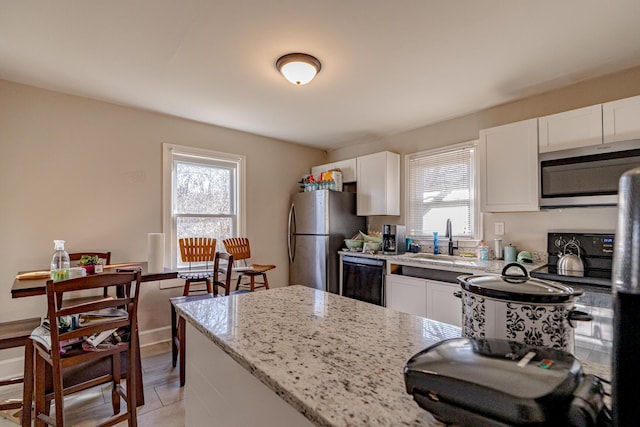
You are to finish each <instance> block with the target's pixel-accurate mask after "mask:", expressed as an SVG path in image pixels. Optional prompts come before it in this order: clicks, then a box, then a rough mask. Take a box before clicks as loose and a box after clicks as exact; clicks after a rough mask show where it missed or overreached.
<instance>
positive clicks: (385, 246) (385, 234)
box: [382, 224, 407, 255]
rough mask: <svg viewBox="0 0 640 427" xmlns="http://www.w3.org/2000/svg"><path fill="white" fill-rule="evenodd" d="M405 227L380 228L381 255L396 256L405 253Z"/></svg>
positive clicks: (389, 226) (393, 225) (384, 226)
mask: <svg viewBox="0 0 640 427" xmlns="http://www.w3.org/2000/svg"><path fill="white" fill-rule="evenodd" d="M405 236H406V227H405V226H404V225H396V224H384V225H383V226H382V253H383V254H385V255H398V254H403V253H405V252H406V246H407V245H406V238H405Z"/></svg>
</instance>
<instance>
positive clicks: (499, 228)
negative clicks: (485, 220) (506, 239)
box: [495, 222, 504, 236]
mask: <svg viewBox="0 0 640 427" xmlns="http://www.w3.org/2000/svg"><path fill="white" fill-rule="evenodd" d="M495 235H496V236H504V222H496V223H495Z"/></svg>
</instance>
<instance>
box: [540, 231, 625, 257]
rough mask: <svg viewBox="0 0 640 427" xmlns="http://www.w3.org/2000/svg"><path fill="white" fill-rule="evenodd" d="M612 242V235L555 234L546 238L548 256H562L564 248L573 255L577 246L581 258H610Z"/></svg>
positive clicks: (613, 238) (611, 255) (550, 234)
mask: <svg viewBox="0 0 640 427" xmlns="http://www.w3.org/2000/svg"><path fill="white" fill-rule="evenodd" d="M614 240H615V237H614V234H613V233H610V234H609V233H572V232H555V233H549V234H548V236H547V251H548V252H549V255H562V254H563V253H564V250H565V246H566V247H567V249H568V250H569V251H571V252H572V253H575V248H576V246H577V247H578V248H580V255H581V256H583V257H603V258H612V257H613V247H614ZM567 245H569V246H567Z"/></svg>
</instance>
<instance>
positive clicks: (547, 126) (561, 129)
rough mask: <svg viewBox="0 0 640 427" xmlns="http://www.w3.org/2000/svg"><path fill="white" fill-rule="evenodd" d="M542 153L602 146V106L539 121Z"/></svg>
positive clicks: (547, 117) (560, 114)
mask: <svg viewBox="0 0 640 427" xmlns="http://www.w3.org/2000/svg"><path fill="white" fill-rule="evenodd" d="M538 129H539V145H540V152H541V153H547V152H550V151H559V150H566V149H568V148H578V147H586V146H589V145H598V144H602V105H600V104H598V105H594V106H591V107H585V108H579V109H577V110H571V111H565V112H562V113H558V114H551V115H549V116H544V117H540V118H539V119H538Z"/></svg>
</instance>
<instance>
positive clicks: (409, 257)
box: [338, 250, 546, 274]
mask: <svg viewBox="0 0 640 427" xmlns="http://www.w3.org/2000/svg"><path fill="white" fill-rule="evenodd" d="M338 253H339V254H340V255H347V256H357V257H363V258H373V259H381V260H385V261H387V262H392V263H395V264H407V265H414V266H422V267H428V268H439V269H443V270H446V269H455V270H460V269H462V270H468V271H470V272H471V271H477V272H484V273H490V274H500V273H501V272H502V269H503V268H504V267H505V266H506V265H507V264H510V262H507V261H504V260H498V259H494V260H490V261H481V260H479V259H477V258H469V257H463V256H456V255H454V256H451V255H443V254H440V255H432V254H429V253H424V252H420V253H405V254H401V255H385V254H383V253H382V252H377V253H365V252H361V251H349V250H342V251H339V252H338ZM518 264H519V265H521V266H523V267H524V268H525V269H526V270H527V271H528V272H530V271H532V270H535V269H536V268H538V267H542V266H543V265H546V261H545V260H536V261H535V262H534V263H518ZM510 273H511V271H510ZM514 274H515V273H514Z"/></svg>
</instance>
